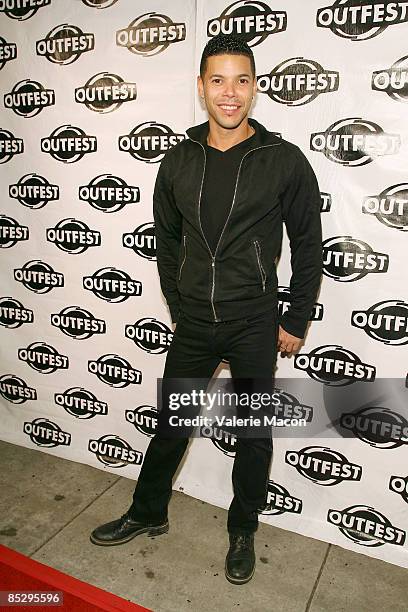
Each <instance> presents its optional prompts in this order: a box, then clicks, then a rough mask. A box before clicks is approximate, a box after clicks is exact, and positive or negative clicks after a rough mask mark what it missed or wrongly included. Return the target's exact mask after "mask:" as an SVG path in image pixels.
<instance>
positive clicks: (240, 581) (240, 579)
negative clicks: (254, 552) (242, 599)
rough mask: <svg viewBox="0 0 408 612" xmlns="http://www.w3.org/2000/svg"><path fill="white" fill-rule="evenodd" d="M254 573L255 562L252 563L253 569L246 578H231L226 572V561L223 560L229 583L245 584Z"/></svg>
mask: <svg viewBox="0 0 408 612" xmlns="http://www.w3.org/2000/svg"><path fill="white" fill-rule="evenodd" d="M254 573H255V564H254V567H253V570H252V572H251V575H250V576H248V577H247V578H233V577H232V576H230V575H229V573H228V570H227V561H225V577H226V579H227V580H228V582H231V584H246V583H247V582H249V581H250V580H251V578H252V576H253V575H254Z"/></svg>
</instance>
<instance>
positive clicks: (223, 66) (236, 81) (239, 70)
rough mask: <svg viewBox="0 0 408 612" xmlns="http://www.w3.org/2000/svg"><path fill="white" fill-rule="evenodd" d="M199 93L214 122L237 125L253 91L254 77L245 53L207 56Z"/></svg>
mask: <svg viewBox="0 0 408 612" xmlns="http://www.w3.org/2000/svg"><path fill="white" fill-rule="evenodd" d="M197 84H198V93H199V95H200V96H201V97H202V98H204V100H205V105H206V107H207V111H208V114H209V117H210V121H211V119H212V120H213V121H215V123H216V124H217V125H219V126H220V127H222V128H225V129H234V128H236V127H238V126H239V125H240V124H241V122H242V121H243V119H245V118H246V117H247V116H248V113H249V110H250V107H251V102H252V98H253V96H254V95H255V92H256V79H255V78H254V76H253V74H252V72H251V62H250V59H249V57H247V56H246V55H229V54H223V55H213V56H211V57H209V58H207V68H206V71H205V74H204V75H203V78H201V77H200V76H199V77H198V80H197Z"/></svg>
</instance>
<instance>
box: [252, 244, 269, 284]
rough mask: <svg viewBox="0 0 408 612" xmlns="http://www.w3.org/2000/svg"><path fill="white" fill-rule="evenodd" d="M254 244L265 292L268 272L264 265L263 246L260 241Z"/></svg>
mask: <svg viewBox="0 0 408 612" xmlns="http://www.w3.org/2000/svg"><path fill="white" fill-rule="evenodd" d="M253 244H254V247H255V253H256V259H257V262H258V270H259V274H260V277H261V283H262V291H263V292H265V284H266V272H265V268H264V267H263V264H262V249H261V245H260V243H259V241H258V240H254V241H253Z"/></svg>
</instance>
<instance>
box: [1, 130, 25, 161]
mask: <svg viewBox="0 0 408 612" xmlns="http://www.w3.org/2000/svg"><path fill="white" fill-rule="evenodd" d="M19 153H24V140H23V139H22V138H17V137H16V136H14V134H13V133H12V132H10V131H9V130H5V129H3V128H0V164H6V163H7V162H9V161H10V160H11V159H13V157H14V155H18V154H19Z"/></svg>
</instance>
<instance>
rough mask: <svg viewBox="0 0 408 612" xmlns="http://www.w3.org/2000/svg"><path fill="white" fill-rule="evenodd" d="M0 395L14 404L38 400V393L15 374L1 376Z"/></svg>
mask: <svg viewBox="0 0 408 612" xmlns="http://www.w3.org/2000/svg"><path fill="white" fill-rule="evenodd" d="M0 395H1V397H3V398H4V399H5V400H7V401H8V402H11V403H12V404H24V402H27V401H28V400H36V399H37V391H36V389H34V388H33V387H29V386H28V385H27V383H26V382H25V380H23V379H22V378H20V377H19V376H16V375H15V374H3V375H2V376H0Z"/></svg>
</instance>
